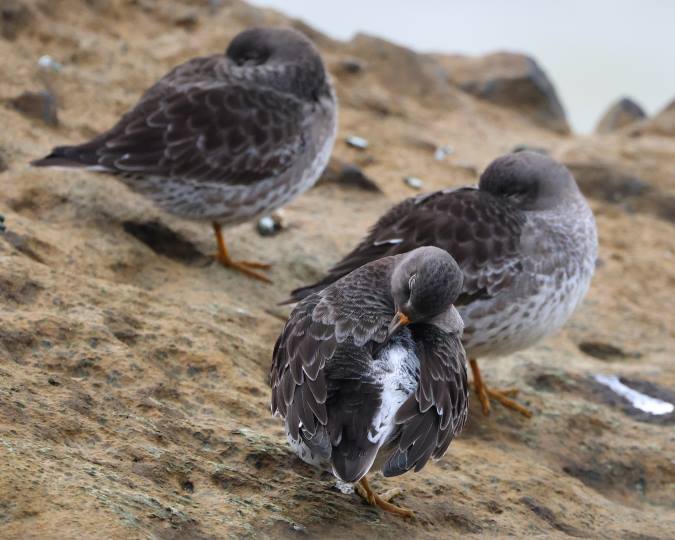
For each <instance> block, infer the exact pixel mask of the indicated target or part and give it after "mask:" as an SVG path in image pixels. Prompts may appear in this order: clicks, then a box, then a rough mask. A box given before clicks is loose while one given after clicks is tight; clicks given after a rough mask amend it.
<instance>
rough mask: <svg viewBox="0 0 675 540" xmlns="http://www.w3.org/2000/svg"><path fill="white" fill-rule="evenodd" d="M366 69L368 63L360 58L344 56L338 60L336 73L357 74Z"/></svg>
mask: <svg viewBox="0 0 675 540" xmlns="http://www.w3.org/2000/svg"><path fill="white" fill-rule="evenodd" d="M365 69H366V63H365V62H364V61H363V60H360V59H358V58H344V59H342V60H340V61H339V62H337V64H336V66H335V72H336V73H343V74H347V75H356V74H358V73H361V72H362V71H364V70H365Z"/></svg>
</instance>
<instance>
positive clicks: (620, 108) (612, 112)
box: [595, 97, 647, 133]
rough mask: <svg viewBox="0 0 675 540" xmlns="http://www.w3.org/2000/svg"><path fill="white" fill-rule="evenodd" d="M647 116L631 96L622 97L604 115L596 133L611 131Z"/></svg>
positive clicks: (596, 128)
mask: <svg viewBox="0 0 675 540" xmlns="http://www.w3.org/2000/svg"><path fill="white" fill-rule="evenodd" d="M645 118H647V115H646V114H645V111H644V110H643V108H642V107H640V105H639V104H638V103H636V102H635V101H633V100H632V99H631V98H627V97H624V98H621V99H620V100H619V101H617V102H616V103H614V104H613V105H612V106H611V107H610V108H609V109H607V112H605V114H603V115H602V117H601V118H600V121H599V122H598V125H597V126H596V127H595V132H596V133H611V132H612V131H616V130H617V129H620V128H622V127H624V126H627V125H629V124H632V123H634V122H637V121H639V120H644V119H645Z"/></svg>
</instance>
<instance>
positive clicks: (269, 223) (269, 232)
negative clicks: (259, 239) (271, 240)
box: [257, 212, 284, 236]
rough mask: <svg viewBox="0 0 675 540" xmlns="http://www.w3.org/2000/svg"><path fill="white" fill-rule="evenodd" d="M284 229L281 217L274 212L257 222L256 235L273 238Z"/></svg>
mask: <svg viewBox="0 0 675 540" xmlns="http://www.w3.org/2000/svg"><path fill="white" fill-rule="evenodd" d="M283 228H284V220H283V216H282V215H281V214H279V213H278V212H275V213H274V214H272V215H269V216H263V217H261V218H260V219H259V220H258V225H257V229H258V234H260V236H274V235H275V234H277V233H279V232H281V231H282V230H283Z"/></svg>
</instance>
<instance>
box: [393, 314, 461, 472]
mask: <svg viewBox="0 0 675 540" xmlns="http://www.w3.org/2000/svg"><path fill="white" fill-rule="evenodd" d="M410 330H411V332H412V336H413V340H414V341H415V344H416V348H417V356H418V358H419V362H420V377H419V384H418V386H417V390H416V391H415V393H414V394H413V395H412V396H410V397H409V398H408V399H407V400H406V401H405V402H404V403H403V405H401V407H400V408H399V410H398V412H397V414H396V423H397V426H398V430H399V433H398V435H397V438H396V439H395V440H394V445H395V450H394V452H393V453H392V455H391V456H390V458H389V459H388V460H387V463H385V465H384V467H383V472H384V475H385V476H397V475H399V474H403V473H404V472H406V471H408V470H410V469H412V468H414V469H415V471H419V470H420V469H422V467H424V465H425V464H426V462H427V461H428V460H429V458H430V457H434V458H439V457H441V456H442V455H443V454H444V453H445V450H446V449H447V448H448V445H449V444H450V442H451V441H452V439H453V438H454V436H455V435H457V434H458V433H459V432H460V431H461V430H462V428H463V426H464V423H465V422H466V418H467V415H468V400H469V393H468V383H467V374H466V357H465V354H464V349H463V347H462V344H461V341H460V338H459V337H458V336H456V335H454V334H449V333H447V332H445V331H443V330H441V329H440V328H438V327H436V326H433V325H429V324H416V325H412V326H411V327H410Z"/></svg>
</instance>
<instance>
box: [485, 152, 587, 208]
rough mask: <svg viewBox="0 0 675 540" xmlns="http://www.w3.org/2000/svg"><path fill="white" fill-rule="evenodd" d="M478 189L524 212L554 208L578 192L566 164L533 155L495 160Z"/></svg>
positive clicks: (524, 154)
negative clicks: (505, 200) (502, 199)
mask: <svg viewBox="0 0 675 540" xmlns="http://www.w3.org/2000/svg"><path fill="white" fill-rule="evenodd" d="M479 188H480V190H481V191H486V192H488V193H490V194H492V195H494V196H496V197H500V198H504V199H507V200H508V201H509V202H511V203H512V204H514V205H515V206H518V207H519V208H522V209H523V210H546V209H550V208H554V207H555V206H557V205H559V204H561V203H564V202H566V201H567V200H568V198H570V197H574V196H576V195H578V192H579V190H578V188H577V185H576V182H575V181H574V177H573V176H572V174H571V173H570V171H569V170H568V169H567V168H566V167H565V166H564V165H563V164H561V163H559V162H557V161H556V160H554V159H552V158H550V157H548V156H546V155H544V154H540V153H539V152H530V151H525V152H517V153H515V154H507V155H505V156H502V157H499V158H497V159H495V160H494V161H493V162H492V163H490V165H489V166H488V167H487V169H485V171H484V172H483V174H482V175H481V177H480V182H479Z"/></svg>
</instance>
